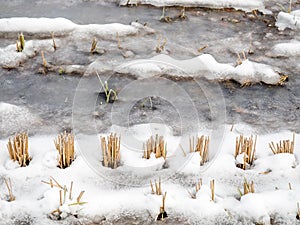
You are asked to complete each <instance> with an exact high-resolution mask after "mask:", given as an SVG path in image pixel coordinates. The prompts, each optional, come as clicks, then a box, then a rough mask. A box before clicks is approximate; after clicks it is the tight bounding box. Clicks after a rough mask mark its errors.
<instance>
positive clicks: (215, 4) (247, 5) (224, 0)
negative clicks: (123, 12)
mask: <svg viewBox="0 0 300 225" xmlns="http://www.w3.org/2000/svg"><path fill="white" fill-rule="evenodd" d="M119 4H120V5H121V6H124V5H131V4H136V5H137V4H142V5H143V4H146V5H153V6H156V7H162V6H185V7H206V8H217V9H222V8H234V9H237V10H244V11H246V12H251V11H252V10H260V11H262V12H264V13H270V11H269V10H266V9H265V6H264V1H263V0H252V1H244V0H214V1H211V0H129V1H128V0H120V3H119Z"/></svg>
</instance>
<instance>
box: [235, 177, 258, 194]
mask: <svg viewBox="0 0 300 225" xmlns="http://www.w3.org/2000/svg"><path fill="white" fill-rule="evenodd" d="M243 187H244V193H242V191H241V190H240V189H238V190H239V193H240V195H241V196H243V195H246V194H248V193H254V192H255V190H254V182H253V181H251V183H248V181H247V180H246V179H245V180H244V185H243Z"/></svg>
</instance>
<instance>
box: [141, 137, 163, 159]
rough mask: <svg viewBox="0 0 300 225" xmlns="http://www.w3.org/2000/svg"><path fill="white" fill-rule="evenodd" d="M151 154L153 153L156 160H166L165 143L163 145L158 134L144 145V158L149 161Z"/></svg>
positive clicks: (161, 138)
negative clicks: (160, 158)
mask: <svg viewBox="0 0 300 225" xmlns="http://www.w3.org/2000/svg"><path fill="white" fill-rule="evenodd" d="M151 153H154V154H155V157H156V158H159V157H163V158H164V159H166V156H167V143H165V141H164V137H163V136H158V134H156V136H155V138H153V136H151V137H150V138H149V139H148V140H147V142H146V144H144V158H145V159H150V155H151Z"/></svg>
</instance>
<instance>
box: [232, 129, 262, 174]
mask: <svg viewBox="0 0 300 225" xmlns="http://www.w3.org/2000/svg"><path fill="white" fill-rule="evenodd" d="M256 140H257V136H255V138H254V139H253V136H252V135H251V137H249V138H247V137H244V136H243V135H240V137H237V138H236V145H235V154H234V157H235V158H236V157H237V156H238V155H240V154H243V153H244V162H243V163H242V164H241V163H240V164H237V167H239V168H241V169H244V170H245V169H246V165H247V164H248V165H250V166H251V165H253V162H254V159H255V152H256Z"/></svg>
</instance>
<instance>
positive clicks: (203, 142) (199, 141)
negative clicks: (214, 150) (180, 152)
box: [190, 135, 209, 166]
mask: <svg viewBox="0 0 300 225" xmlns="http://www.w3.org/2000/svg"><path fill="white" fill-rule="evenodd" d="M194 143H195V141H194V136H192V137H190V152H199V153H200V156H201V161H200V165H201V166H202V165H203V164H204V163H206V162H208V156H209V149H208V146H209V136H207V137H205V136H204V135H202V136H201V137H197V138H196V146H195V145H194Z"/></svg>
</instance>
